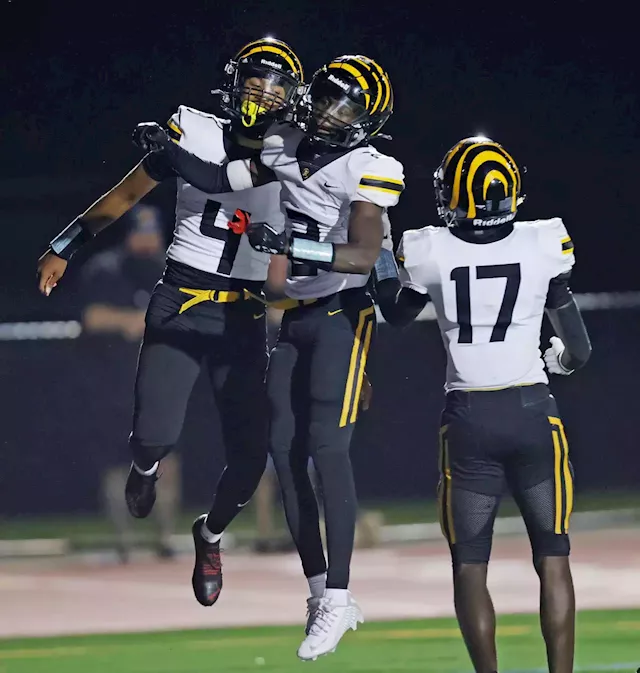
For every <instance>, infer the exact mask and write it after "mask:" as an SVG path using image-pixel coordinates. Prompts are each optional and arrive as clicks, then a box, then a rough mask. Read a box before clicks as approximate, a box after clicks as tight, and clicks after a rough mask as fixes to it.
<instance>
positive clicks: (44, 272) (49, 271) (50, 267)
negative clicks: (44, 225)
mask: <svg viewBox="0 0 640 673" xmlns="http://www.w3.org/2000/svg"><path fill="white" fill-rule="evenodd" d="M66 270H67V261H66V260H64V259H62V258H61V257H58V255H56V254H55V253H54V252H51V250H47V252H45V253H44V255H42V257H40V259H39V260H38V288H39V290H40V292H42V294H44V295H45V296H47V297H48V296H49V295H50V294H51V290H53V288H54V287H55V286H56V285H57V284H58V281H59V280H60V279H61V278H62V276H64V272H65V271H66Z"/></svg>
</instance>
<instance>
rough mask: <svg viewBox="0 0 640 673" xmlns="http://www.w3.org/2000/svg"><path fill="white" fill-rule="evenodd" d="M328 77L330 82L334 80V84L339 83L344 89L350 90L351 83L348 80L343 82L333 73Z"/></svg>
mask: <svg viewBox="0 0 640 673" xmlns="http://www.w3.org/2000/svg"><path fill="white" fill-rule="evenodd" d="M327 79H328V80H329V81H330V82H333V83H334V84H337V85H338V86H339V87H340V88H341V89H342V90H343V91H349V85H348V84H347V83H346V82H343V81H342V80H341V79H338V78H337V77H334V76H333V75H329V77H327Z"/></svg>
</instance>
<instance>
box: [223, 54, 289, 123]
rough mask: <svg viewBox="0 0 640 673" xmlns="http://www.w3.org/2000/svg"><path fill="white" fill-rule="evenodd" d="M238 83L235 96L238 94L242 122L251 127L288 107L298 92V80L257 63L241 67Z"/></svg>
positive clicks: (234, 92) (233, 94) (233, 95)
mask: <svg viewBox="0 0 640 673" xmlns="http://www.w3.org/2000/svg"><path fill="white" fill-rule="evenodd" d="M237 79H238V85H237V86H236V87H234V91H233V93H232V97H237V109H239V110H240V112H241V120H242V124H243V125H244V126H246V127H251V126H253V125H254V124H256V122H258V121H260V117H262V116H264V115H269V116H277V113H278V112H279V111H282V110H284V109H286V108H289V107H290V105H291V104H292V102H293V99H294V97H295V95H296V93H297V87H298V84H297V82H296V81H295V80H294V79H293V78H291V77H289V76H287V75H285V74H283V73H275V72H270V71H265V70H261V69H259V68H255V67H245V68H238V73H237Z"/></svg>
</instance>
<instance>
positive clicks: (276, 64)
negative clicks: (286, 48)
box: [260, 58, 282, 70]
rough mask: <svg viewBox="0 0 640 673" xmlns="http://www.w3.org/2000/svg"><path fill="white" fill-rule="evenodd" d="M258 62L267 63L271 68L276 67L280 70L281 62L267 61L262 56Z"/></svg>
mask: <svg viewBox="0 0 640 673" xmlns="http://www.w3.org/2000/svg"><path fill="white" fill-rule="evenodd" d="M260 63H262V65H269V66H271V67H272V68H277V69H278V70H282V64H281V63H276V62H275V61H267V60H265V59H264V58H261V59H260Z"/></svg>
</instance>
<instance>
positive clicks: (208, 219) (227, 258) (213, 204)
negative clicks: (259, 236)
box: [200, 200, 251, 276]
mask: <svg viewBox="0 0 640 673" xmlns="http://www.w3.org/2000/svg"><path fill="white" fill-rule="evenodd" d="M221 205H222V204H221V203H218V201H211V200H209V201H207V203H206V204H205V206H204V211H203V213H202V219H201V220H200V233H201V234H202V235H203V236H207V237H208V238H216V239H218V240H219V241H223V242H224V247H223V248H222V254H221V255H220V262H219V263H218V268H217V269H216V273H220V274H222V275H224V276H229V275H230V274H231V269H232V268H233V263H234V262H235V259H236V255H237V254H238V247H239V246H240V239H241V238H242V234H241V233H240V234H238V233H236V232H235V231H232V230H231V229H229V226H228V225H225V226H224V227H218V226H216V219H217V217H218V212H219V211H220V206H221ZM250 215H251V213H247V212H246V211H245V210H236V212H235V213H234V215H233V217H234V220H236V219H238V220H239V219H240V218H243V217H244V218H246V219H247V220H248V219H249V216H250Z"/></svg>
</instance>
